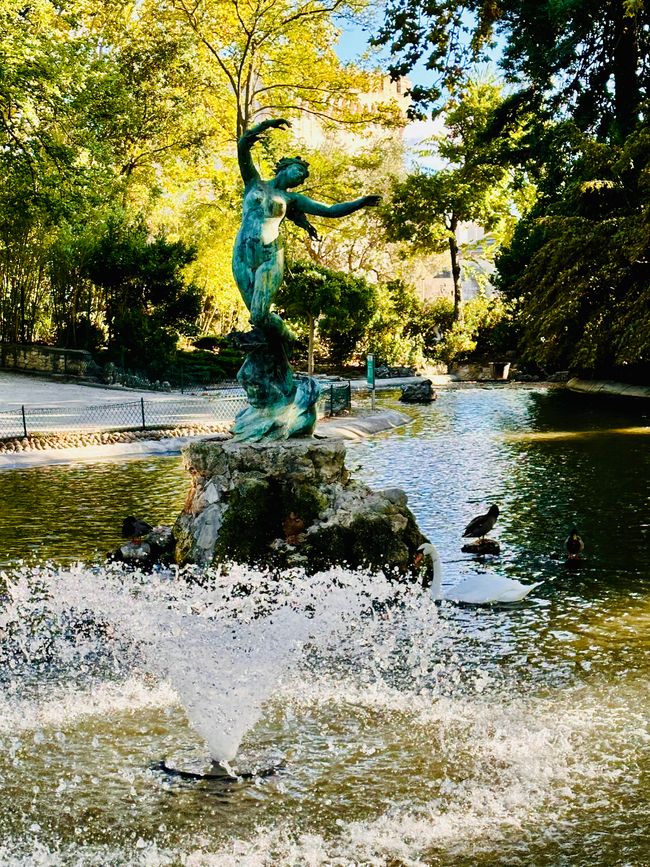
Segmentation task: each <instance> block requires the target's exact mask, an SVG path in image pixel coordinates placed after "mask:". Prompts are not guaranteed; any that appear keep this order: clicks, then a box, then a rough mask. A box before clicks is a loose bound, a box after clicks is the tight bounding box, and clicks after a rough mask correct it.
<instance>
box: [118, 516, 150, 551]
mask: <svg viewBox="0 0 650 867" xmlns="http://www.w3.org/2000/svg"><path fill="white" fill-rule="evenodd" d="M152 530H153V527H152V526H151V524H147V522H146V521H141V520H140V519H139V518H134V517H133V515H129V516H128V518H125V519H124V521H123V523H122V538H123V539H130V540H131V541H132V542H133V543H134V544H135V545H139V544H140V542H142V537H143V536H146V535H147V534H148V533H151V531H152Z"/></svg>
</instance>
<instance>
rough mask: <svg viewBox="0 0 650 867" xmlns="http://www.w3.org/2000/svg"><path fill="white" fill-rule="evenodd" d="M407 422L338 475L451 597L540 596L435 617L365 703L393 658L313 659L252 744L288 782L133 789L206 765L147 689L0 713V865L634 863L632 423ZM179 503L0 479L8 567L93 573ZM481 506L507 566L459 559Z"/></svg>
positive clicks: (639, 553) (642, 512) (144, 467)
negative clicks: (501, 584)
mask: <svg viewBox="0 0 650 867" xmlns="http://www.w3.org/2000/svg"><path fill="white" fill-rule="evenodd" d="M387 402H388V403H390V404H391V405H393V402H392V401H390V400H389V401H387ZM409 412H412V413H413V414H414V416H415V420H414V422H413V424H412V425H410V426H409V427H408V428H405V429H403V430H401V431H399V432H393V433H391V434H390V435H387V436H382V437H378V438H376V439H372V440H368V441H365V442H360V443H355V444H353V445H351V446H350V447H349V454H348V466H349V467H350V468H351V469H352V470H353V472H355V474H356V475H357V476H359V477H361V478H363V479H364V480H366V481H367V482H368V483H369V484H371V485H373V486H375V487H390V486H396V485H397V486H400V487H403V488H404V489H405V490H406V491H407V492H408V495H409V502H410V505H411V508H412V509H413V511H414V512H415V513H416V515H417V517H418V520H419V522H420V524H421V526H422V527H423V529H424V531H425V532H426V533H427V534H428V535H429V536H430V538H431V539H432V540H433V541H434V542H435V543H436V545H437V546H438V548H439V550H440V552H441V556H442V559H443V563H444V568H445V579H444V580H445V582H446V583H449V584H451V583H453V582H455V581H456V580H459V579H461V578H463V577H465V576H466V575H468V574H470V573H473V572H481V571H487V572H490V571H499V572H503V573H504V574H508V575H509V576H511V577H515V578H519V579H521V580H524V581H528V580H538V581H539V580H543V581H544V583H543V585H542V586H541V587H540V588H537V589H536V590H535V591H534V594H533V597H532V598H530V599H529V600H526V602H525V603H523V604H521V605H518V606H514V607H510V608H507V607H504V608H501V609H471V608H457V607H454V606H452V605H449V604H446V603H443V604H442V605H441V606H440V608H439V614H438V622H437V624H436V627H435V630H434V627H433V623H432V627H431V635H432V636H435V641H433V640H432V644H431V651H430V658H429V660H428V662H427V663H426V664H423V663H422V661H421V660H416V659H415V658H414V657H413V658H409V657H408V654H407V657H406V658H405V659H402V661H401V663H400V665H402V667H401V668H400V666H399V665H397V664H396V667H395V668H394V671H393V673H392V675H391V676H390V677H384V678H383V680H382V679H378V678H377V670H378V669H381V670H382V671H383V670H384V668H385V667H386V665H387V664H388V662H390V660H391V659H393V657H394V655H395V653H396V650H395V648H393V649H391V647H390V645H389V643H387V641H386V637H385V635H384V638H383V639H381V640H380V637H379V635H377V636H376V642H373V640H372V636H371V638H370V639H367V636H361V635H360V636H359V640H360V641H361V640H362V638H363V640H364V641H366V642H367V646H366V647H365V650H366V657H365V661H364V662H363V664H360V665H358V666H353V667H349V666H346V661H345V658H338V657H337V656H336V655H334V656H333V657H332V658H331V660H330V661H329V662H328V661H327V660H323V659H321V660H320V662H319V664H318V665H316V664H315V662H314V661H313V660H307V661H306V662H305V667H304V670H303V671H302V672H301V673H300V675H299V677H298V678H294V679H289V680H287V682H286V683H285V685H284V687H283V690H282V691H281V692H280V693H279V694H278V695H277V696H276V697H275V698H274V700H273V701H272V702H271V703H270V705H269V706H268V709H267V712H266V714H265V715H264V717H263V718H262V720H261V721H260V722H259V723H258V725H257V726H256V727H255V729H254V730H253V731H252V732H251V733H250V734H249V736H248V738H247V739H246V741H245V743H244V753H246V750H249V751H251V753H257V752H263V751H265V750H270V749H276V750H279V751H280V752H281V753H282V754H283V755H285V756H286V758H287V771H286V772H285V773H284V774H282V775H280V776H278V777H277V778H273V779H269V780H264V781H262V782H260V783H259V784H258V785H255V786H243V787H235V788H234V789H233V790H232V791H229V792H227V793H224V792H217V791H214V790H210V789H209V788H208V789H206V788H201V787H200V786H199V787H197V786H193V785H185V786H183V785H174V784H171V783H169V781H164V780H161V779H160V778H159V777H157V776H156V775H155V774H154V773H152V772H151V771H149V770H147V768H148V766H149V764H150V763H151V761H152V759H157V758H160V757H161V756H162V755H165V754H167V753H170V752H173V751H174V750H178V749H179V748H181V747H183V748H188V749H191V748H196V749H199V750H200V749H201V748H202V747H201V742H200V739H199V738H198V736H197V735H196V734H195V733H194V732H193V731H192V730H191V729H190V728H189V727H188V724H187V720H186V717H185V715H184V713H183V711H182V709H181V708H179V706H178V704H177V703H176V700H175V697H174V694H173V693H172V692H171V691H170V690H169V689H168V688H166V687H165V686H164V684H160V683H158V682H157V681H153V680H152V679H150V677H149V676H148V675H143V674H142V673H141V672H138V671H134V672H132V673H131V674H130V675H129V676H128V677H126V678H120V677H118V676H117V675H116V676H115V679H111V678H106V679H100V681H98V682H93V683H85V682H84V681H83V679H82V680H81V681H80V682H79V684H78V685H74V684H63V683H60V684H59V685H54V686H52V687H51V688H50V687H48V689H44V690H43V691H42V692H38V693H37V694H35V695H18V694H17V693H11V694H9V693H6V692H5V693H3V694H2V698H1V699H0V741H2V746H3V751H2V753H0V778H1V779H2V780H3V786H4V791H5V792H11V798H12V803H13V804H14V805H15V809H14V810H13V811H11V812H8V811H5V812H3V814H2V815H1V816H0V863H2V864H5V863H7V864H16V865H17V864H20V865H27V864H31V863H34V853H35V852H36V853H37V854H38V855H39V857H40V858H41V861H40V862H38V861H37V863H43V864H67V863H70V864H98V865H99V864H142V865H144V864H146V865H163V864H164V865H171V864H174V865H175V864H180V863H187V864H192V865H195V864H196V865H204V864H205V865H208V864H210V865H215V864H223V865H226V864H228V865H233V864H296V865H298V864H318V865H326V864H327V865H330V864H376V865H389V864H390V865H421V864H432V865H433V864H441V865H454V867H456V865H461V867H465V865H467V867H469V865H485V867H488V865H496V864H499V865H500V864H508V865H510V864H513V865H514V864H521V865H532V864H535V865H548V867H556V865H571V867H588V865H589V867H591V865H603V867H610V865H618V864H620V865H624V864H626V865H635V867H636V865H644V864H648V863H650V857H649V856H648V853H649V852H650V839H649V838H648V834H649V831H648V821H647V818H648V813H649V811H650V782H649V780H650V777H649V772H650V731H649V727H648V698H649V696H648V682H649V680H648V676H649V675H650V640H649V639H648V628H649V627H650V586H649V583H648V579H649V577H650V546H649V544H648V543H649V542H650V539H649V536H648V534H649V532H650V518H649V517H648V516H649V515H650V510H649V508H648V506H649V505H650V504H649V499H650V490H649V489H648V475H649V474H648V471H649V469H650V450H649V448H648V446H649V442H650V441H649V440H648V436H647V434H648V430H649V428H650V422H649V420H648V419H647V418H646V417H645V415H644V414H645V412H646V410H644V408H643V405H637V404H627V403H626V404H621V403H618V402H616V401H611V402H604V401H596V402H594V401H592V400H591V399H589V398H586V397H583V396H572V395H568V394H564V393H562V392H547V391H546V390H544V389H541V388H525V389H521V388H517V389H515V388H507V387H505V388H500V389H486V388H460V389H456V390H453V389H450V390H445V391H442V392H441V393H440V396H439V398H438V400H437V402H436V403H435V404H433V405H431V406H429V407H422V408H416V409H409ZM186 486H187V479H186V477H185V473H184V471H183V470H182V467H181V464H180V459H179V458H155V459H147V460H145V461H133V462H129V463H127V464H123V465H121V466H118V465H112V464H96V465H92V466H83V467H69V468H68V467H60V466H59V467H52V468H48V469H31V470H28V471H24V472H16V471H10V472H4V473H1V474H0V501H2V503H3V514H2V522H1V523H0V551H1V552H2V555H1V556H0V559H4V560H5V561H8V560H13V559H15V558H16V557H19V556H25V554H26V553H29V551H30V548H29V547H27V545H29V546H33V547H37V548H38V556H39V557H40V558H46V557H51V558H54V559H55V560H58V561H60V562H65V561H68V560H70V559H78V558H80V557H84V558H89V557H91V556H93V555H95V556H96V552H97V551H100V552H101V551H103V550H108V549H109V548H110V547H112V546H113V545H115V544H116V543H117V530H118V529H119V526H120V523H121V520H122V518H123V517H124V515H126V514H140V515H142V516H143V517H146V518H147V519H149V520H155V521H158V520H160V521H165V520H167V521H170V520H171V519H172V518H173V516H174V514H175V513H177V512H178V510H179V509H180V505H181V503H182V500H183V498H184V495H185V490H186ZM492 502H496V503H498V504H499V506H500V508H501V516H500V518H499V521H498V523H497V525H496V527H495V530H494V533H493V535H494V536H495V537H496V538H498V539H499V540H500V542H501V545H502V552H503V553H502V556H501V557H500V558H499V559H486V561H485V562H477V561H474V560H472V559H471V558H469V557H467V556H465V555H463V554H462V553H461V551H460V546H461V538H460V534H461V533H462V529H463V527H464V526H465V524H466V523H467V522H468V521H469V520H470V518H472V517H473V516H474V515H476V514H478V513H479V512H482V511H484V510H485V508H486V507H487V506H488V505H490V504H491V503H492ZM574 523H575V524H576V526H577V527H578V530H579V532H580V533H581V535H582V536H583V538H584V539H585V543H586V550H585V557H586V560H585V563H584V565H583V567H582V568H581V569H579V570H572V571H569V570H567V569H566V567H565V566H564V564H563V562H562V560H561V559H560V560H558V559H555V558H554V556H553V555H554V554H555V553H559V554H560V555H561V554H562V552H563V545H564V539H565V538H566V536H567V534H568V531H569V530H570V528H571V526H572V525H573V524H574ZM24 540H26V541H24ZM98 580H101V578H100V577H98ZM0 628H1V625H0ZM422 628H424V629H426V625H425V626H423V627H422ZM341 652H343V651H341ZM374 657H376V659H375V660H374V661H373V658H374ZM30 859H31V860H30Z"/></svg>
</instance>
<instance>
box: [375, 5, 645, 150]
mask: <svg viewBox="0 0 650 867" xmlns="http://www.w3.org/2000/svg"><path fill="white" fill-rule="evenodd" d="M495 31H498V34H499V36H500V39H501V41H502V44H503V51H502V58H501V66H502V67H503V69H504V71H505V73H506V75H507V77H508V79H509V80H510V81H514V82H516V83H517V84H519V85H520V86H521V87H522V88H526V89H527V90H528V91H529V96H530V97H531V98H532V101H533V102H534V103H535V104H536V105H537V108H538V110H539V109H541V108H542V107H543V106H546V108H547V109H548V110H549V111H550V112H551V113H552V114H553V115H556V116H557V115H560V114H562V115H565V116H566V114H567V112H568V113H569V114H570V116H572V117H573V119H574V120H575V121H576V123H577V124H578V125H579V126H580V128H581V129H590V130H593V131H595V132H596V133H597V134H598V135H599V136H605V135H614V136H616V137H619V138H622V137H624V136H625V135H627V134H628V133H629V132H630V131H631V130H632V129H633V128H634V125H635V123H636V121H637V119H638V114H639V108H640V105H641V97H642V94H643V93H647V90H648V84H649V83H650V70H649V68H648V63H647V57H648V53H649V51H650V7H649V6H648V4H647V3H642V2H637V0H633V2H627V3H626V2H618V0H608V2H604V3H594V2H593V0H572V2H557V0H540V2H531V0H500V2H498V3H496V2H492V0H490V2H485V0H468V2H463V3H460V2H457V0H442V2H437V3H426V2H422V0H414V2H411V3H407V4H404V3H400V2H390V3H388V5H387V7H386V11H385V20H384V23H383V25H382V27H381V28H380V30H379V33H378V34H377V37H376V42H377V43H378V44H380V45H386V46H388V47H389V48H390V52H391V67H390V68H391V71H392V72H393V74H399V75H408V74H409V72H410V71H411V70H412V69H413V67H414V66H415V64H416V63H417V62H418V61H421V60H424V61H425V62H426V67H427V69H428V70H431V71H432V72H433V82H432V83H431V84H430V85H427V86H420V87H416V88H414V92H413V97H414V100H415V107H414V113H418V112H422V110H423V108H424V107H426V106H428V107H433V108H434V109H436V110H440V108H441V99H442V97H443V94H444V93H445V91H446V90H450V91H451V92H452V93H453V92H455V90H456V89H457V88H458V86H459V85H460V83H461V82H462V81H463V79H464V77H465V76H466V75H467V73H468V71H469V70H470V69H471V68H472V66H473V64H475V63H476V62H477V61H482V60H485V59H489V57H490V50H491V48H492V47H493V37H494V33H495ZM468 34H469V35H468Z"/></svg>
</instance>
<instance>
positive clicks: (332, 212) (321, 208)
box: [291, 193, 381, 217]
mask: <svg viewBox="0 0 650 867" xmlns="http://www.w3.org/2000/svg"><path fill="white" fill-rule="evenodd" d="M291 200H292V203H293V205H294V207H295V209H296V210H298V211H302V213H303V214H313V215H314V216H315V217H347V216H348V214H354V212H355V211H360V210H361V208H371V207H374V206H375V205H378V204H379V202H380V201H381V196H363V198H361V199H355V200H354V201H353V202H340V203H339V204H338V205H323V204H322V203H321V202H315V201H314V200H313V199H310V198H309V197H308V196H301V195H300V193H292V194H291Z"/></svg>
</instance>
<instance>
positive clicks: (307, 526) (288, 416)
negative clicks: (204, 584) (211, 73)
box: [174, 119, 426, 578]
mask: <svg viewBox="0 0 650 867" xmlns="http://www.w3.org/2000/svg"><path fill="white" fill-rule="evenodd" d="M288 125H289V124H288V122H287V121H286V120H283V119H268V120H265V121H262V123H260V124H258V125H257V126H254V127H252V128H251V129H250V130H248V131H247V132H245V133H244V135H242V137H241V138H240V140H239V143H238V157H239V166H240V169H241V175H242V179H243V181H244V185H245V190H244V201H243V213H242V223H241V227H240V230H239V233H238V235H237V239H236V241H235V248H234V254H233V273H234V276H235V280H236V282H237V286H238V287H239V290H240V292H241V295H242V298H243V300H244V302H245V304H246V307H247V308H248V310H249V312H250V322H251V325H252V326H253V328H252V330H251V331H249V332H247V333H245V334H238V335H236V339H237V340H238V342H239V345H240V346H242V347H246V348H248V349H249V353H248V355H247V357H246V360H245V361H244V364H243V365H242V367H241V370H240V371H239V374H238V377H237V378H238V380H239V382H240V383H241V384H242V386H243V387H244V389H245V390H246V393H247V395H248V399H249V405H248V406H247V407H246V408H245V409H243V410H242V411H241V412H240V413H239V415H238V416H237V418H236V420H235V424H234V440H233V441H231V442H227V443H222V442H211V441H210V440H205V441H203V442H201V443H199V444H196V445H193V446H190V447H189V448H188V449H186V450H185V453H184V454H185V460H186V463H187V466H188V469H189V471H190V473H191V476H192V489H191V491H190V494H189V496H188V498H187V502H186V505H185V509H184V510H183V513H182V514H181V516H180V517H179V519H178V521H177V522H176V526H175V527H174V537H175V539H176V559H177V562H179V563H197V564H201V565H208V564H213V563H219V562H222V561H224V560H226V561H227V560H236V561H238V562H247V563H253V564H263V565H267V566H271V567H273V568H276V569H280V570H282V569H287V568H291V567H294V566H300V567H302V568H304V569H305V570H307V571H308V572H312V573H313V572H315V571H318V570H319V569H323V568H327V567H328V566H332V565H337V564H340V563H346V564H348V565H349V566H351V567H352V568H359V567H364V566H370V567H371V568H374V569H380V568H381V569H384V570H386V571H389V572H391V573H392V574H394V575H396V576H398V577H401V578H405V577H407V576H410V577H412V576H413V573H414V572H415V566H414V563H415V557H416V553H417V549H418V547H419V545H421V544H422V543H423V542H424V541H426V540H425V537H424V536H423V535H422V533H421V532H420V530H419V529H418V527H417V524H416V521H415V518H414V516H413V514H412V513H411V511H410V510H409V509H408V507H407V504H406V495H405V494H404V493H403V492H402V491H399V490H397V489H390V490H389V491H384V492H374V491H372V490H371V489H370V488H368V487H367V486H366V485H363V484H361V483H359V482H354V481H352V480H351V479H350V476H349V473H348V471H347V470H346V468H345V449H344V447H343V445H342V444H340V443H325V442H316V441H314V440H313V438H312V436H311V435H312V433H313V430H314V425H315V422H316V401H317V399H318V395H319V385H318V382H317V381H316V380H315V379H313V378H312V377H303V378H302V379H299V380H296V379H295V378H294V375H293V372H292V370H291V367H290V365H289V360H288V358H289V355H290V351H291V344H292V341H293V339H294V336H293V334H292V332H291V331H290V329H289V328H288V327H287V325H286V324H285V323H284V322H283V321H282V319H281V318H280V317H279V316H278V315H277V314H276V313H274V312H272V310H271V306H272V303H273V299H274V297H275V295H276V293H277V290H278V289H279V287H280V285H281V283H282V280H283V276H284V254H283V250H282V246H281V243H280V239H279V230H280V225H281V223H282V221H283V219H285V217H286V218H287V219H289V220H291V221H293V222H294V223H296V224H297V225H298V226H300V227H301V228H303V229H305V230H306V231H307V232H308V233H309V234H310V235H311V236H313V237H317V235H316V230H315V229H314V227H313V226H312V225H311V223H310V222H309V221H308V219H307V215H312V214H314V215H317V216H321V217H335V218H336V217H344V216H346V215H348V214H352V213H354V212H355V211H358V210H359V209H361V208H365V207H369V206H373V205H376V204H377V203H378V202H379V197H378V196H363V197H362V198H360V199H356V200H355V201H352V202H343V203H340V204H335V205H324V204H321V203H320V202H316V201H314V200H313V199H310V198H308V197H307V196H304V195H301V194H298V193H295V192H293V191H292V190H293V188H294V187H296V186H299V185H300V184H302V183H303V182H304V181H305V180H306V179H307V177H308V175H309V170H308V164H307V163H306V162H305V161H304V160H303V159H301V158H300V157H292V158H287V157H284V158H283V159H281V160H280V161H279V162H278V164H277V166H276V172H275V176H274V178H273V179H272V180H270V181H263V180H262V179H261V177H260V174H259V172H258V170H257V169H256V167H255V165H254V163H253V160H252V156H251V148H252V147H253V145H254V144H255V143H256V142H257V141H258V140H259V139H260V137H261V136H262V135H264V133H265V132H267V131H268V130H270V129H282V128H283V127H286V126H288Z"/></svg>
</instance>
